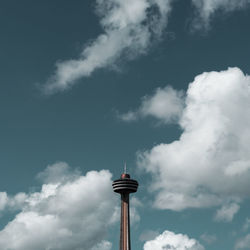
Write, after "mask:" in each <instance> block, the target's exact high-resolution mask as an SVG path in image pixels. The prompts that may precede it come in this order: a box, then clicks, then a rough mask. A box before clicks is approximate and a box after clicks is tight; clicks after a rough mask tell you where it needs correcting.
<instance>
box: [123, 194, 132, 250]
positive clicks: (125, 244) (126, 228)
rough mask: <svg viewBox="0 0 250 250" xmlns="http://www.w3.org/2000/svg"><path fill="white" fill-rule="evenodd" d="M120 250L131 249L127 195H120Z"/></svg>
mask: <svg viewBox="0 0 250 250" xmlns="http://www.w3.org/2000/svg"><path fill="white" fill-rule="evenodd" d="M120 250H131V247H130V218H129V193H122V194H121V229H120Z"/></svg>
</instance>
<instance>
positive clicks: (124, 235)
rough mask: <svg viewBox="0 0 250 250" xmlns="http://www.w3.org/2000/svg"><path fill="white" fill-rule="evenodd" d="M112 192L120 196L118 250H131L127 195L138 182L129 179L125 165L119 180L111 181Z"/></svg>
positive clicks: (132, 191)
mask: <svg viewBox="0 0 250 250" xmlns="http://www.w3.org/2000/svg"><path fill="white" fill-rule="evenodd" d="M112 186H113V190H114V192H116V193H119V194H121V229H120V250H131V244H130V219H129V194H130V193H135V192H136V191H137V187H138V182H137V181H136V180H132V179H130V175H129V174H127V173H126V165H125V169H124V173H123V174H122V175H121V178H120V179H118V180H115V181H113V183H112Z"/></svg>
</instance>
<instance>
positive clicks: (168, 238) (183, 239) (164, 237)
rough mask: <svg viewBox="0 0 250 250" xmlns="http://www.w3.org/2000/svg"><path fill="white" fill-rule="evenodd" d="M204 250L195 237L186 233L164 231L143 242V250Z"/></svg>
mask: <svg viewBox="0 0 250 250" xmlns="http://www.w3.org/2000/svg"><path fill="white" fill-rule="evenodd" d="M152 249H154V250H164V249H169V250H204V247H203V246H202V245H201V244H200V243H199V242H198V241H196V240H195V239H190V238H188V236H187V235H183V234H175V233H173V232H170V231H164V232H163V233H162V234H160V235H159V236H157V237H156V238H155V239H154V240H150V241H147V242H146V243H145V244H144V250H152Z"/></svg>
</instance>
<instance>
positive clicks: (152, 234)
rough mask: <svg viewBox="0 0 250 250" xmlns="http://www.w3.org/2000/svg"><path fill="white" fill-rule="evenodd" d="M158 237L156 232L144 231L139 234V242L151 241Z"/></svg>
mask: <svg viewBox="0 0 250 250" xmlns="http://www.w3.org/2000/svg"><path fill="white" fill-rule="evenodd" d="M158 235H159V232H158V231H153V230H145V231H143V232H142V233H141V235H140V237H139V240H140V241H149V240H153V239H154V238H156V237H157V236H158Z"/></svg>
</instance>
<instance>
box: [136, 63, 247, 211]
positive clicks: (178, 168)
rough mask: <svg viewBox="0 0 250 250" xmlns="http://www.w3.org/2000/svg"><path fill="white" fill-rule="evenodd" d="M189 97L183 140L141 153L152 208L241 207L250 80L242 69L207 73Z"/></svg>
mask: <svg viewBox="0 0 250 250" xmlns="http://www.w3.org/2000/svg"><path fill="white" fill-rule="evenodd" d="M186 94H187V97H186V107H185V109H184V111H183V114H182V117H181V120H180V126H181V127H182V129H183V132H182V134H181V136H180V138H179V140H176V141H173V142H172V143H170V144H163V143H162V144H159V145H157V146H155V147H153V148H152V149H151V150H149V151H146V152H141V153H139V154H138V165H139V167H140V168H141V169H142V170H145V171H146V172H148V173H150V174H152V182H151V185H150V190H151V191H152V192H153V193H154V194H155V195H156V198H155V200H154V206H155V207H157V208H159V209H172V210H176V211H180V210H183V209H186V208H194V207H197V208H199V207H211V206H219V205H225V204H228V203H231V202H233V203H238V204H239V202H241V201H242V200H243V199H245V198H246V197H249V196H250V164H248V163H249V160H250V147H249V141H250V130H249V127H250V77H249V76H246V75H244V74H243V73H242V71H241V70H240V69H238V68H229V69H228V70H226V71H221V72H209V73H203V74H201V75H199V76H197V77H195V79H194V81H193V82H192V83H190V85H189V88H188V91H187V93H186ZM242 166H244V167H242Z"/></svg>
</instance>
